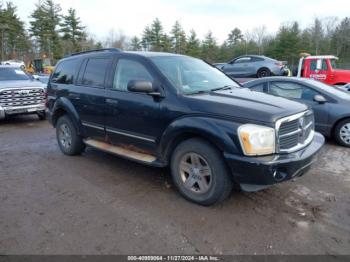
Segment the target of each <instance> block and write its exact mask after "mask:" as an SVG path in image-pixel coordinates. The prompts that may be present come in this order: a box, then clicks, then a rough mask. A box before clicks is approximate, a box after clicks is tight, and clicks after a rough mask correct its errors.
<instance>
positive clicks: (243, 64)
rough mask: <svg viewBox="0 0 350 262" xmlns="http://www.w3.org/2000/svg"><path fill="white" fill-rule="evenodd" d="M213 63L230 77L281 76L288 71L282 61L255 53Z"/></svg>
mask: <svg viewBox="0 0 350 262" xmlns="http://www.w3.org/2000/svg"><path fill="white" fill-rule="evenodd" d="M214 65H215V66H216V67H217V68H219V69H221V70H222V71H224V72H225V73H226V74H227V75H229V76H231V77H259V78H260V77H266V76H271V75H274V76H283V75H287V74H288V71H289V70H288V67H287V66H286V65H285V63H284V62H281V61H277V60H275V59H272V58H269V57H266V56H257V55H244V56H239V57H237V58H235V59H233V60H232V61H230V62H228V63H217V64H214Z"/></svg>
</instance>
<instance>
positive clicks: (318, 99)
mask: <svg viewBox="0 0 350 262" xmlns="http://www.w3.org/2000/svg"><path fill="white" fill-rule="evenodd" d="M314 101H315V102H317V103H319V104H324V103H326V102H327V99H326V98H325V97H324V96H322V95H315V97H314Z"/></svg>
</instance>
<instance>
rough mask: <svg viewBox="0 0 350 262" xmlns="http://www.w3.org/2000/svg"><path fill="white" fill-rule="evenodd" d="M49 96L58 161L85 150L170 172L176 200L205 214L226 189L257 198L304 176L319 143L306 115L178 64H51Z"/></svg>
mask: <svg viewBox="0 0 350 262" xmlns="http://www.w3.org/2000/svg"><path fill="white" fill-rule="evenodd" d="M47 91H48V108H49V116H50V117H49V119H50V121H51V123H52V124H53V126H54V127H55V128H56V135H57V141H58V145H59V147H60V149H61V150H62V152H63V153H64V154H67V155H76V154H80V153H81V152H82V151H83V150H84V148H85V146H86V145H87V146H91V147H95V148H98V149H100V150H103V151H106V152H109V153H112V154H116V155H119V156H121V157H124V158H127V159H130V160H134V161H136V162H139V163H143V164H146V165H151V166H156V167H166V166H170V169H171V174H172V178H173V181H174V184H175V185H176V187H177V188H178V190H179V192H180V193H181V194H182V195H183V196H184V197H185V198H187V199H189V200H191V201H194V202H196V203H198V204H202V205H211V204H213V203H216V202H218V201H221V200H223V199H225V198H226V197H227V196H228V195H229V193H230V191H231V189H232V186H233V183H236V184H237V185H240V187H241V188H242V190H245V191H257V190H261V189H263V188H266V187H268V186H270V185H272V184H275V183H279V182H282V181H286V180H289V179H291V178H293V177H297V176H301V175H302V174H304V173H305V172H306V171H307V170H308V169H309V168H310V165H311V163H312V161H313V160H312V159H313V157H314V155H315V154H316V153H317V152H318V151H319V149H320V148H321V146H322V145H323V143H324V138H323V136H322V135H321V134H319V133H315V132H314V129H313V121H314V120H313V114H312V111H311V110H309V108H308V107H307V106H306V105H304V104H300V103H297V102H294V101H290V100H287V99H283V98H277V97H274V96H270V95H266V94H261V93H252V92H250V91H249V90H247V89H245V88H240V87H239V84H237V83H236V82H235V81H234V80H232V79H231V78H229V77H227V76H226V75H225V74H223V73H222V72H221V71H220V70H217V69H216V68H214V67H212V66H210V65H208V64H207V63H205V62H203V61H201V60H199V59H195V58H191V57H187V56H182V55H175V54H167V53H153V52H123V51H120V50H115V49H107V50H100V51H89V52H83V53H78V54H75V55H72V56H70V57H67V58H64V59H62V60H61V61H59V62H58V64H57V66H56V69H55V71H54V73H53V75H52V76H51V78H50V80H49V83H48V87H47ZM295 121H297V123H305V124H304V125H303V126H302V127H301V128H300V125H299V124H298V125H295V124H294V123H295ZM291 138H296V139H295V140H293V141H292V142H291V141H290V140H291Z"/></svg>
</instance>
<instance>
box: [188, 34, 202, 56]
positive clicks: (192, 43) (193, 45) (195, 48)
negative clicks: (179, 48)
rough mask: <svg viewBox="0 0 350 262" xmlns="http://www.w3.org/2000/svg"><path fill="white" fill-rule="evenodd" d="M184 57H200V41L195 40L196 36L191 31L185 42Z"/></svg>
mask: <svg viewBox="0 0 350 262" xmlns="http://www.w3.org/2000/svg"><path fill="white" fill-rule="evenodd" d="M186 55H189V56H193V57H200V56H201V49H200V41H199V39H198V38H197V34H196V32H195V31H194V30H193V29H192V30H191V31H190V36H189V37H188V40H187V45H186Z"/></svg>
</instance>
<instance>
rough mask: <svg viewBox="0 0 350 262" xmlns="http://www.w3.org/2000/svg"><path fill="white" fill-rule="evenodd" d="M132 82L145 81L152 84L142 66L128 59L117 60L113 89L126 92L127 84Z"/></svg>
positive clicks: (151, 79) (149, 76) (150, 77)
mask: <svg viewBox="0 0 350 262" xmlns="http://www.w3.org/2000/svg"><path fill="white" fill-rule="evenodd" d="M132 80H146V81H150V82H153V78H152V76H151V74H150V73H149V72H148V70H147V69H146V68H145V66H144V65H142V64H141V63H139V62H137V61H134V60H130V59H125V58H121V59H119V61H118V64H117V69H116V71H115V74H114V81H113V89H117V90H120V91H127V90H128V83H129V82H130V81H132Z"/></svg>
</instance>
